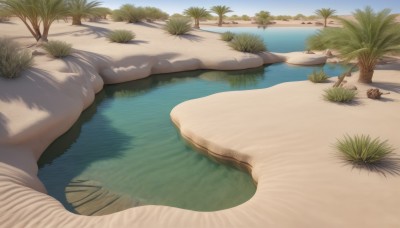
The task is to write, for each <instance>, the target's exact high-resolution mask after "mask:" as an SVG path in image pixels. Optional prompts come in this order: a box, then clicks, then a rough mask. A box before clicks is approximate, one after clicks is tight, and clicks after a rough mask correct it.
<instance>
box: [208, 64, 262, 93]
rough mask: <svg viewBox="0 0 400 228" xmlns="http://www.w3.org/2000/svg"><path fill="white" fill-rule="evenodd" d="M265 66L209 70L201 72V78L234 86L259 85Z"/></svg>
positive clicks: (236, 87)
mask: <svg viewBox="0 0 400 228" xmlns="http://www.w3.org/2000/svg"><path fill="white" fill-rule="evenodd" d="M264 74H265V67H259V68H254V69H249V70H240V71H208V72H204V73H202V74H200V78H202V79H205V80H210V81H220V82H227V83H228V84H229V85H230V86H231V87H232V88H234V89H238V88H245V87H249V86H257V84H259V83H261V82H262V81H263V79H264Z"/></svg>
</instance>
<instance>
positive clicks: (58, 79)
mask: <svg viewBox="0 0 400 228" xmlns="http://www.w3.org/2000/svg"><path fill="white" fill-rule="evenodd" d="M0 27H1V35H5V34H7V35H8V36H11V37H13V38H14V39H16V40H18V41H19V42H21V43H23V44H25V45H27V46H28V45H31V44H32V43H33V39H32V38H31V37H30V36H29V35H28V31H27V30H26V28H25V27H24V26H23V25H22V24H21V23H20V22H18V21H11V22H10V23H7V24H1V25H0ZM117 28H118V29H129V30H132V31H133V32H135V33H136V35H137V37H136V39H135V41H132V42H130V43H129V44H115V43H109V42H108V41H107V40H106V39H105V35H106V34H107V32H109V31H110V30H111V29H117ZM49 39H50V40H52V39H57V40H64V41H66V42H69V43H72V44H73V47H74V48H75V49H76V51H75V52H74V54H73V55H72V56H70V57H67V58H65V59H64V60H54V59H52V58H50V57H48V56H46V55H45V54H44V53H43V52H41V51H40V50H38V51H37V52H35V66H34V68H33V69H32V70H29V71H27V72H25V73H24V74H23V75H22V76H21V77H20V78H18V79H15V80H6V79H0V81H1V82H0V111H1V113H0V173H1V175H0V202H1V205H0V214H1V221H0V226H1V227H131V226H132V225H136V226H138V227H155V226H158V227H161V226H162V227H189V226H191V227H193V226H201V227H224V226H225V227H235V226H251V227H256V226H263V227H265V226H266V225H269V224H277V223H276V222H277V221H276V220H269V217H268V220H266V219H265V215H264V213H259V212H260V207H259V206H257V205H261V204H262V205H264V199H263V197H259V196H260V195H259V194H257V197H254V198H252V199H251V200H250V201H248V202H247V203H245V204H243V205H240V206H238V207H235V208H232V209H229V210H224V211H219V212H213V213H199V212H193V211H187V210H182V209H177V208H170V207H163V206H144V207H140V208H134V209H129V210H125V211H122V212H118V213H115V214H112V215H108V216H102V217H86V216H79V215H75V214H72V213H70V212H68V211H66V210H65V209H64V207H63V206H62V205H61V204H60V203H59V202H58V201H56V200H55V199H53V198H52V197H50V196H48V195H47V194H45V193H46V190H45V188H44V186H43V185H42V184H41V182H40V181H39V180H38V178H37V176H36V174H37V165H36V160H37V159H38V158H39V157H40V155H41V153H42V152H43V151H44V150H45V148H46V147H47V146H48V145H49V144H50V143H51V142H52V141H53V140H54V139H55V138H57V137H58V136H60V135H61V134H62V133H64V132H65V131H67V130H68V129H69V128H70V127H71V126H72V124H73V123H74V122H75V121H76V120H77V118H78V117H79V115H80V113H81V112H82V110H84V109H85V108H87V107H88V106H89V105H90V104H91V103H92V102H93V99H94V96H95V94H96V93H97V92H98V91H100V90H101V89H102V87H103V85H104V84H109V83H120V82H125V81H130V80H135V79H139V78H143V77H147V76H149V75H150V74H154V73H169V72H176V71H186V70H194V69H220V70H227V69H231V70H233V69H245V68H252V67H258V66H261V65H263V64H265V63H275V62H282V61H288V60H289V59H290V58H291V56H292V55H291V54H289V55H287V54H285V55H283V54H278V53H263V54H260V55H253V54H243V53H239V52H236V51H233V50H231V49H230V48H229V47H228V46H227V45H226V43H224V42H222V41H220V40H219V36H218V35H217V34H213V33H208V32H203V31H193V32H192V33H191V35H187V36H182V37H174V36H169V35H167V34H165V32H164V31H162V30H160V29H159V25H157V24H145V23H144V24H139V25H132V24H125V23H114V22H107V21H105V22H100V23H86V24H85V25H84V26H71V25H69V24H66V23H64V22H60V23H55V24H54V25H53V26H52V29H51V35H50V37H49ZM297 55H298V54H293V56H296V58H297ZM304 57H305V58H304V62H305V63H307V64H308V63H309V61H310V59H309V55H304ZM312 60H313V61H316V62H315V63H322V62H324V61H325V60H326V59H325V57H323V56H319V57H317V58H315V59H312ZM177 122H178V121H177ZM179 123H181V121H179ZM249 158H251V157H249ZM243 160H246V159H244V158H243ZM257 169H258V168H256V169H255V170H254V174H257V173H259V171H257ZM254 177H255V178H257V179H258V176H257V175H254ZM261 192H262V191H261ZM262 208H264V206H263V207H262ZM274 210H276V209H275V208H274V207H269V209H268V208H266V213H267V212H268V211H270V212H271V213H272V214H271V216H273V215H274V214H277V213H278V214H279V213H280V211H279V210H276V211H275V212H274ZM155 218H157V219H155ZM283 225H284V224H283Z"/></svg>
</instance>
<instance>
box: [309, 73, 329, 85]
mask: <svg viewBox="0 0 400 228" xmlns="http://www.w3.org/2000/svg"><path fill="white" fill-rule="evenodd" d="M327 79H328V75H327V74H326V73H325V72H324V70H321V71H319V72H317V71H315V70H314V71H313V72H312V74H310V75H308V80H310V81H311V82H314V83H321V82H325V81H326V80H327Z"/></svg>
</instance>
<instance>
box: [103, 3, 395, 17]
mask: <svg viewBox="0 0 400 228" xmlns="http://www.w3.org/2000/svg"><path fill="white" fill-rule="evenodd" d="M100 1H101V0H100ZM101 2H102V3H103V5H104V6H106V7H110V8H112V9H116V8H119V6H121V5H123V4H126V3H129V4H134V5H135V6H154V7H157V8H160V9H162V10H163V11H165V12H167V13H169V14H173V13H182V11H183V10H184V9H186V8H188V7H191V6H200V7H205V8H210V7H211V6H214V5H227V6H229V7H231V9H232V10H234V11H235V12H234V13H231V14H230V15H232V14H238V15H242V14H248V15H249V16H252V15H254V14H255V13H256V12H258V11H260V10H266V11H269V12H271V13H272V14H273V15H296V14H297V13H302V14H305V15H311V14H313V12H314V10H315V9H318V8H323V7H324V8H333V9H336V11H337V14H338V15H348V14H351V12H352V11H354V10H355V9H358V8H364V7H365V6H367V5H369V6H371V7H372V8H374V9H375V10H381V9H384V8H389V9H392V12H394V13H400V0H236V1H235V0H222V1H211V0H202V1H178V0H176V1H171V0H164V1H163V0H158V1H157V0H135V1H132V0H131V1H128V0H114V1H112V0H103V1H101Z"/></svg>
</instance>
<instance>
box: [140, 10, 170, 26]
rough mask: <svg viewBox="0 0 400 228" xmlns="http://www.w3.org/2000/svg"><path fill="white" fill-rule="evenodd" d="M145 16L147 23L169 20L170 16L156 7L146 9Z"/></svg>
mask: <svg viewBox="0 0 400 228" xmlns="http://www.w3.org/2000/svg"><path fill="white" fill-rule="evenodd" d="M143 10H144V15H145V18H146V21H147V22H154V21H156V20H167V19H168V17H169V15H168V14H167V13H165V12H163V11H162V10H160V9H158V8H156V7H144V8H143Z"/></svg>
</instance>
